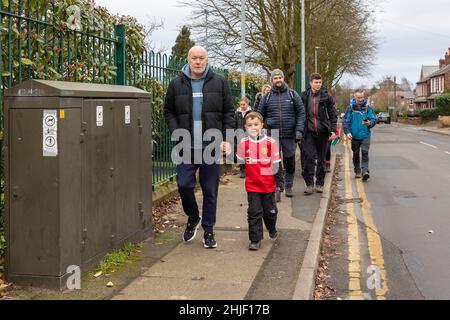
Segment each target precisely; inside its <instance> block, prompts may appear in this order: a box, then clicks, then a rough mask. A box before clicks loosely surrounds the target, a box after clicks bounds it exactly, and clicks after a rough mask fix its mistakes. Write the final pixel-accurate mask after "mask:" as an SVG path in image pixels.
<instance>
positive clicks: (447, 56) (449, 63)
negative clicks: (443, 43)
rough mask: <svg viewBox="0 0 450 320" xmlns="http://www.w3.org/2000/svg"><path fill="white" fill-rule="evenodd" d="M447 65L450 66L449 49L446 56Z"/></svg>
mask: <svg viewBox="0 0 450 320" xmlns="http://www.w3.org/2000/svg"><path fill="white" fill-rule="evenodd" d="M445 64H446V65H447V66H448V65H450V48H448V52H447V53H446V54H445Z"/></svg>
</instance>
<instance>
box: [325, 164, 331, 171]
mask: <svg viewBox="0 0 450 320" xmlns="http://www.w3.org/2000/svg"><path fill="white" fill-rule="evenodd" d="M325 172H328V173H330V172H331V164H330V163H325Z"/></svg>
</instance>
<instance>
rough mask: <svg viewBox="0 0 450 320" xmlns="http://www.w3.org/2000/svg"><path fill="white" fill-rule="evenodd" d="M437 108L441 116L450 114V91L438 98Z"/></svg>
mask: <svg viewBox="0 0 450 320" xmlns="http://www.w3.org/2000/svg"><path fill="white" fill-rule="evenodd" d="M436 109H437V112H438V115H440V116H450V93H447V94H443V95H441V96H439V97H437V98H436Z"/></svg>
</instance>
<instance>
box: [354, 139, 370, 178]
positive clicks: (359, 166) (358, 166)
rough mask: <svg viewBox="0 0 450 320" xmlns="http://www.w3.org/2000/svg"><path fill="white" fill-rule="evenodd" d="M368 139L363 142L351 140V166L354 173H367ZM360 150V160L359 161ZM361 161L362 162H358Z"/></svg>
mask: <svg viewBox="0 0 450 320" xmlns="http://www.w3.org/2000/svg"><path fill="white" fill-rule="evenodd" d="M369 149H370V138H367V139H364V140H358V139H352V151H353V166H354V170H355V173H357V174H358V173H361V170H362V173H364V172H369ZM360 150H361V154H362V159H360V156H359V154H360ZM360 160H362V161H360Z"/></svg>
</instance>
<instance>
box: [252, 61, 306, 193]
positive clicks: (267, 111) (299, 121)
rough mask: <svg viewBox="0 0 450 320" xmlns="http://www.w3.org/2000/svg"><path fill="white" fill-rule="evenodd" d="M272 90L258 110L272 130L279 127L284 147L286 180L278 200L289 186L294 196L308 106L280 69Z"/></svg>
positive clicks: (276, 70)
mask: <svg viewBox="0 0 450 320" xmlns="http://www.w3.org/2000/svg"><path fill="white" fill-rule="evenodd" d="M270 79H271V81H272V90H271V91H270V92H269V93H267V94H265V95H264V96H263V97H262V98H261V102H260V104H259V106H258V112H259V113H260V114H261V115H262V116H263V118H264V123H265V127H266V129H267V130H269V132H270V131H271V130H278V134H279V138H280V142H279V145H280V149H281V152H282V157H283V167H284V170H285V174H284V181H283V182H282V183H281V184H280V186H278V190H277V192H276V198H277V202H279V201H280V192H282V191H283V189H284V188H285V194H286V197H293V193H292V186H293V184H294V174H295V151H296V148H297V142H299V141H301V140H302V139H303V131H304V127H305V108H304V106H303V103H302V100H301V98H300V96H299V95H298V93H297V92H295V91H294V90H292V89H290V88H289V87H288V85H287V84H286V83H285V82H284V73H283V71H281V70H280V69H275V70H273V71H272V72H271V76H270Z"/></svg>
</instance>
